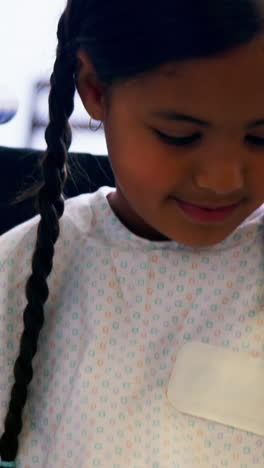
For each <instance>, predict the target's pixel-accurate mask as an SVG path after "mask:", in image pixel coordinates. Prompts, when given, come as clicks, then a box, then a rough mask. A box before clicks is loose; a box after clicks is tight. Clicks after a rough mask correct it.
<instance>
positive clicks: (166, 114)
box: [152, 111, 264, 129]
mask: <svg viewBox="0 0 264 468" xmlns="http://www.w3.org/2000/svg"><path fill="white" fill-rule="evenodd" d="M152 116H153V117H157V118H160V119H164V120H172V121H176V122H191V123H195V124H198V125H201V126H202V127H207V128H208V127H213V124H212V123H211V122H208V121H207V120H202V119H198V118H197V117H192V116H191V115H187V114H181V113H179V112H174V111H155V112H152ZM260 125H264V119H259V120H254V121H253V122H249V123H248V124H247V125H246V128H248V129H251V128H254V127H258V126H260Z"/></svg>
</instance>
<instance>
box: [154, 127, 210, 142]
mask: <svg viewBox="0 0 264 468" xmlns="http://www.w3.org/2000/svg"><path fill="white" fill-rule="evenodd" d="M155 133H156V134H157V135H158V136H159V138H160V139H161V140H163V141H165V142H166V143H168V144H169V145H174V146H184V145H191V144H192V143H194V142H196V141H198V140H199V139H200V138H201V134H200V133H194V134H193V135H190V136H185V137H172V136H169V135H166V134H165V133H162V132H160V131H159V130H155Z"/></svg>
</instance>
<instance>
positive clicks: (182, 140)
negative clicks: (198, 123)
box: [154, 130, 264, 147]
mask: <svg viewBox="0 0 264 468" xmlns="http://www.w3.org/2000/svg"><path fill="white" fill-rule="evenodd" d="M154 132H155V134H156V135H157V136H158V137H159V138H160V139H161V140H162V141H164V142H165V143H167V144H169V145H173V146H187V145H192V144H193V143H195V142H197V141H199V140H200V139H201V138H202V135H201V133H198V132H197V133H194V134H193V135H189V136H184V137H172V136H170V135H166V134H165V133H162V132H160V131H159V130H154ZM246 141H247V142H248V143H250V144H253V145H255V146H263V147H264V138H261V137H257V136H254V135H247V136H246Z"/></svg>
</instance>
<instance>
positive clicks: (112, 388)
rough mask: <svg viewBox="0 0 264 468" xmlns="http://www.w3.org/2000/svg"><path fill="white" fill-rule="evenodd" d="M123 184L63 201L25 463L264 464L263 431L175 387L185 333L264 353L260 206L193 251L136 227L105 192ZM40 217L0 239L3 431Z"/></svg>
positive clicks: (177, 467)
mask: <svg viewBox="0 0 264 468" xmlns="http://www.w3.org/2000/svg"><path fill="white" fill-rule="evenodd" d="M113 190H115V189H114V188H111V187H101V188H100V189H99V190H98V191H97V192H94V193H93V194H83V195H80V196H78V197H75V198H72V199H69V200H66V203H65V213H64V215H63V218H62V219H61V220H60V224H61V235H60V237H59V240H58V242H57V244H56V248H55V257H54V268H53V271H52V274H51V275H50V277H49V279H48V284H49V288H50V296H49V299H48V301H47V303H46V305H45V317H46V319H45V324H44V327H43V329H42V332H41V334H40V340H39V345H38V352H37V355H36V356H35V358H34V362H33V364H34V377H33V381H32V384H31V385H30V388H29V398H28V402H27V405H26V407H25V411H24V417H23V419H24V426H23V430H22V433H21V437H20V449H19V456H18V459H17V461H18V466H19V467H20V468H40V467H41V468H47V467H49V468H72V466H78V468H88V467H89V468H92V467H100V468H124V467H131V468H143V467H150V468H197V467H202V468H204V467H206V468H223V467H229V468H252V467H255V466H259V467H263V466H264V438H263V437H260V436H259V435H257V434H253V433H250V432H246V431H242V430H239V429H236V428H234V427H229V426H227V425H222V424H218V423H216V422H214V421H209V420H205V419H200V418H196V417H193V416H188V415H186V414H182V413H180V412H178V411H176V410H175V409H174V408H173V407H172V406H171V405H170V403H169V402H168V400H167V398H166V390H167V385H168V381H169V378H170V375H171V372H172V369H173V365H174V363H175V360H176V359H177V353H178V351H179V350H180V349H181V347H182V346H183V345H184V344H185V343H186V342H188V341H192V340H193V341H201V342H203V343H210V344H214V345H217V346H222V347H228V348H230V349H234V350H237V351H244V352H247V353H249V354H250V355H251V356H253V357H256V358H261V359H263V358H264V344H263V343H264V316H263V306H264V295H263V286H264V272H263V270H264V261H263V253H264V252H263V245H264V243H263V208H262V207H261V209H260V210H257V212H255V213H254V214H253V215H252V217H250V218H248V219H247V220H246V221H245V222H244V223H243V224H242V225H241V226H239V227H238V228H237V229H236V230H235V231H234V232H233V233H232V234H231V235H230V236H229V237H228V238H227V239H225V240H224V241H223V242H221V243H219V244H217V245H215V246H213V247H210V248H203V249H192V248H189V247H186V246H184V245H181V244H178V243H176V242H174V241H173V242H169V241H167V242H166V241H162V242H153V241H149V240H147V239H143V238H140V237H138V236H136V235H135V234H133V233H131V232H130V231H129V230H128V229H127V228H126V227H125V226H124V225H123V224H122V223H121V222H120V221H119V219H118V218H117V217H116V216H115V214H114V213H113V211H112V209H111V207H110V205H109V203H108V200H107V198H106V197H107V195H108V194H109V193H110V192H112V191H113ZM38 221H39V216H36V217H35V218H33V219H31V220H30V221H28V222H26V223H23V224H21V225H20V226H17V227H16V228H14V229H12V230H11V231H9V232H8V233H6V234H4V235H3V236H1V238H0V291H1V293H0V429H1V432H2V430H3V420H4V416H5V413H6V408H7V405H8V401H9V391H10V388H11V385H12V382H13V376H12V373H13V365H14V360H15V358H16V356H17V352H18V345H19V338H20V336H21V332H22V329H23V325H22V312H23V310H24V307H25V305H26V299H25V296H24V287H25V281H26V278H27V277H28V275H29V273H30V261H31V256H32V250H33V246H34V244H35V238H36V229H37V225H38ZM263 398H264V389H263ZM263 424H264V421H263Z"/></svg>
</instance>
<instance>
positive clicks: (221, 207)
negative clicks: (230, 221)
mask: <svg viewBox="0 0 264 468" xmlns="http://www.w3.org/2000/svg"><path fill="white" fill-rule="evenodd" d="M176 200H177V201H179V202H180V203H184V204H186V205H190V206H193V207H194V208H200V209H201V210H208V211H215V210H226V209H229V208H233V207H235V206H237V205H239V204H240V203H241V200H239V201H238V202H234V203H232V204H230V203H229V204H226V205H225V204H224V203H223V204H222V205H214V206H212V205H210V204H209V203H208V204H204V205H198V204H197V203H190V202H187V201H185V200H181V199H180V198H176Z"/></svg>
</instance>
